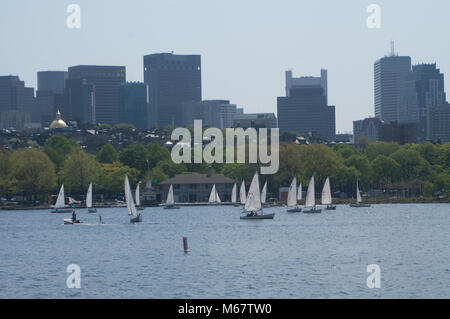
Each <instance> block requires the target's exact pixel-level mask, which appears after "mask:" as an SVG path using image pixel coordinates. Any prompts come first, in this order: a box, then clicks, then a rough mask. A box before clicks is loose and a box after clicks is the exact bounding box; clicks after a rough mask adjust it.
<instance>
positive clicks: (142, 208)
mask: <svg viewBox="0 0 450 319" xmlns="http://www.w3.org/2000/svg"><path fill="white" fill-rule="evenodd" d="M136 209H137V210H140V211H143V210H144V209H145V207H136Z"/></svg>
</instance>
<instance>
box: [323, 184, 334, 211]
mask: <svg viewBox="0 0 450 319" xmlns="http://www.w3.org/2000/svg"><path fill="white" fill-rule="evenodd" d="M331 203H332V199H331V186H330V178H329V177H327V180H326V181H325V185H323V189H322V205H327V208H326V209H327V210H336V205H332V204H331Z"/></svg>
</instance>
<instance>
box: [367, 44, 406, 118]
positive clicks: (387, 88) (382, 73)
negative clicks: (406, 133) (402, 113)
mask: <svg viewBox="0 0 450 319" xmlns="http://www.w3.org/2000/svg"><path fill="white" fill-rule="evenodd" d="M374 71H375V73H374V74H375V116H376V117H377V118H379V119H380V120H382V121H384V122H386V123H390V122H394V121H398V119H399V110H400V109H401V108H402V103H403V100H404V94H405V89H406V83H407V79H408V76H409V74H410V71H411V57H409V56H397V55H395V54H393V53H392V55H391V56H387V57H384V58H381V59H379V60H377V61H376V62H375V64H374Z"/></svg>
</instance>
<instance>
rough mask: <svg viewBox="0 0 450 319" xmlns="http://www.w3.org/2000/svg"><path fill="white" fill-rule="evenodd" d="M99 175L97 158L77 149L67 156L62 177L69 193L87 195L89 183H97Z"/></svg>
mask: <svg viewBox="0 0 450 319" xmlns="http://www.w3.org/2000/svg"><path fill="white" fill-rule="evenodd" d="M99 173H100V165H99V164H98V162H97V160H96V159H95V157H94V156H91V155H88V154H86V152H85V151H84V150H82V149H81V148H77V149H74V150H73V151H72V152H71V153H70V154H69V155H68V156H67V159H66V161H65V162H64V166H63V168H62V170H61V177H62V179H63V181H64V183H65V186H66V187H67V190H68V191H69V192H72V193H75V194H85V193H86V192H87V189H88V186H89V183H91V182H94V181H96V180H97V178H98V176H99Z"/></svg>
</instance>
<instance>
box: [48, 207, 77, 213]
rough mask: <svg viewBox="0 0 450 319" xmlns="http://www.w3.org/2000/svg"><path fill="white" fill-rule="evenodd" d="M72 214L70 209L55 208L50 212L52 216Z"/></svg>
mask: <svg viewBox="0 0 450 319" xmlns="http://www.w3.org/2000/svg"><path fill="white" fill-rule="evenodd" d="M71 212H72V208H55V209H52V210H51V211H50V213H52V214H68V213H71Z"/></svg>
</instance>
